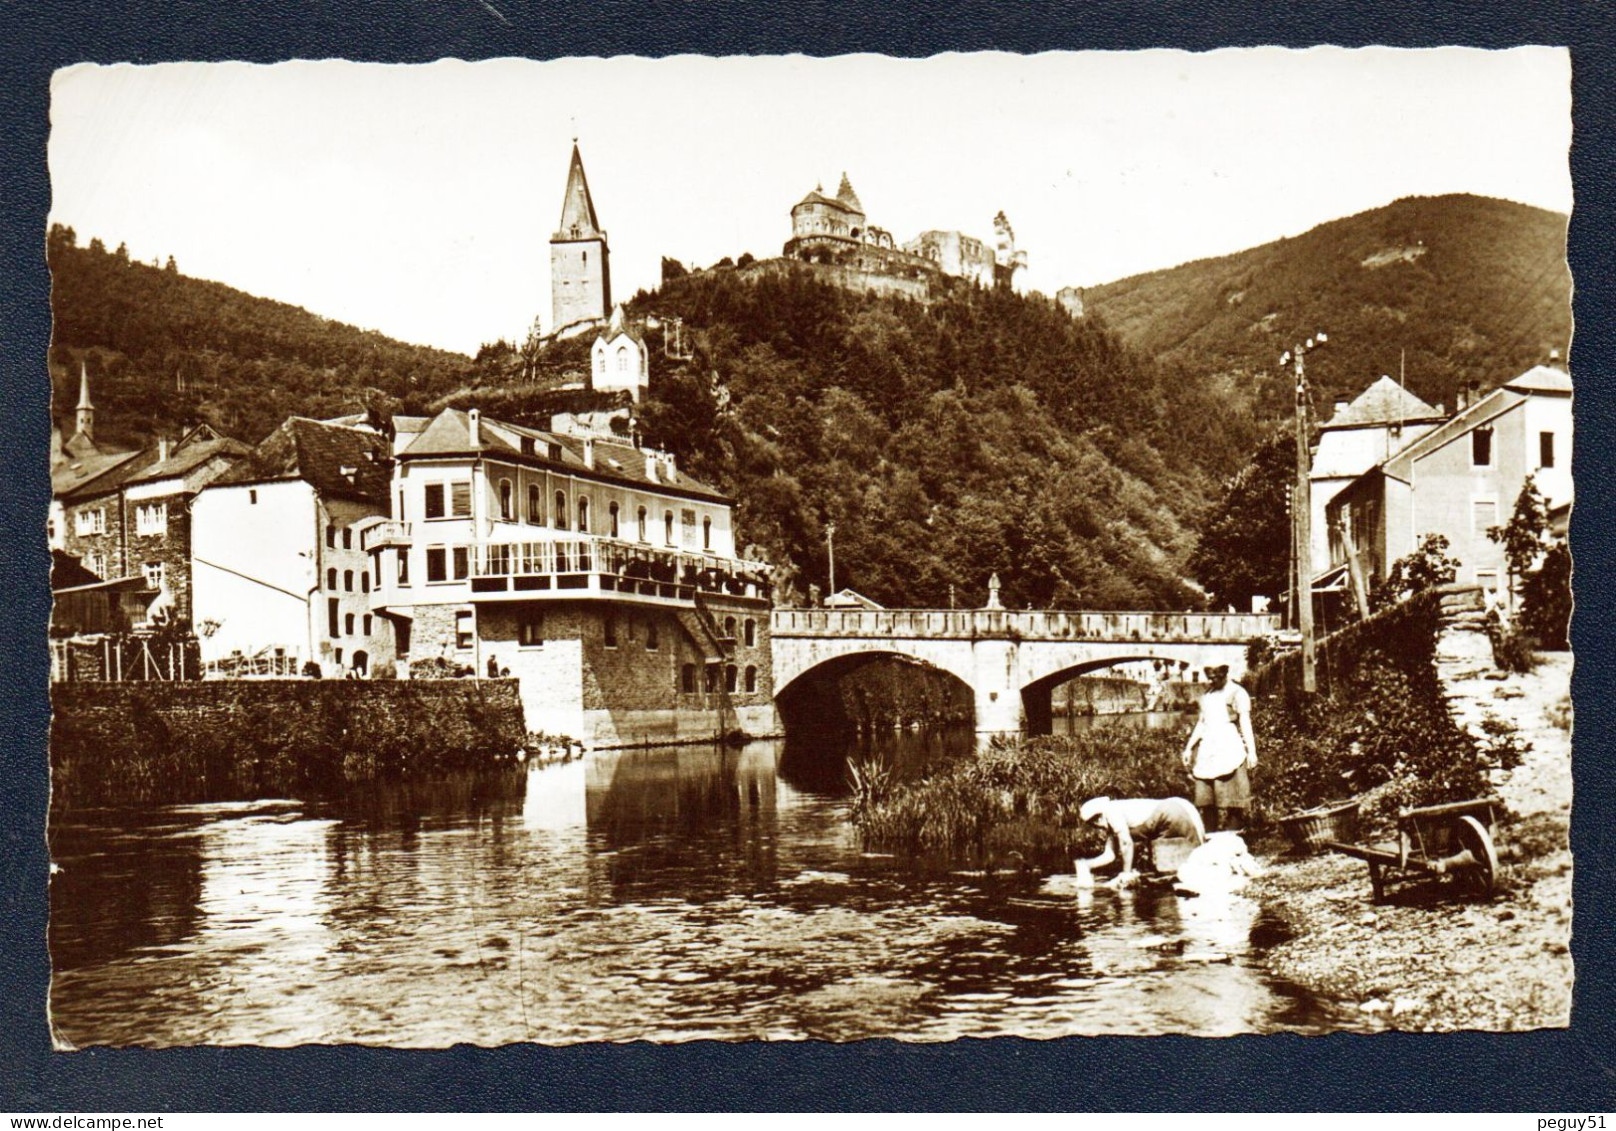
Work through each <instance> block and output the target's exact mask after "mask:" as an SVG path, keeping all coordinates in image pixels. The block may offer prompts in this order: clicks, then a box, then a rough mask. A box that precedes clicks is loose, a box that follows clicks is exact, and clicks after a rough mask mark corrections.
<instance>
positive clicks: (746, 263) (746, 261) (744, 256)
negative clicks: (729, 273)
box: [735, 251, 757, 267]
mask: <svg viewBox="0 0 1616 1131" xmlns="http://www.w3.org/2000/svg"><path fill="white" fill-rule="evenodd" d="M756 262H757V256H755V255H753V254H752V253H751V252H750V251H743V252H741V257H740V258H739V259H737V260H736V261H735V266H737V267H750V266H751V265H752V264H754V263H756Z"/></svg>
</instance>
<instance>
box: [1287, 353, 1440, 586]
mask: <svg viewBox="0 0 1616 1131" xmlns="http://www.w3.org/2000/svg"><path fill="white" fill-rule="evenodd" d="M1446 418H1447V417H1446V414H1445V413H1443V411H1442V410H1441V408H1432V407H1431V406H1430V405H1428V404H1426V403H1425V402H1424V401H1423V400H1421V399H1420V398H1419V397H1417V396H1415V395H1414V394H1413V393H1411V392H1409V391H1408V390H1407V389H1405V388H1403V386H1402V385H1400V384H1399V383H1398V382H1396V381H1393V380H1392V379H1391V378H1390V377H1381V378H1380V379H1379V380H1377V381H1375V382H1374V383H1373V384H1371V385H1370V386H1369V387H1368V388H1366V389H1365V390H1364V391H1363V392H1361V393H1359V394H1358V396H1357V397H1356V398H1355V399H1353V400H1352V401H1350V402H1349V401H1348V400H1347V398H1346V397H1337V398H1336V402H1335V412H1334V413H1333V415H1331V417H1330V419H1329V420H1326V421H1325V422H1324V423H1323V424H1321V425H1320V426H1319V439H1318V447H1317V449H1316V450H1315V451H1314V453H1313V466H1312V468H1311V470H1309V472H1308V477H1307V480H1308V500H1309V504H1310V507H1311V511H1312V514H1311V518H1312V522H1311V524H1310V528H1311V532H1312V561H1313V564H1314V565H1315V566H1316V567H1322V566H1323V565H1324V564H1325V563H1327V562H1330V561H1332V560H1333V559H1332V558H1331V557H1330V529H1329V520H1328V516H1327V515H1326V514H1325V507H1326V506H1327V505H1328V504H1329V502H1330V500H1331V499H1333V498H1335V495H1336V492H1338V491H1340V490H1341V489H1342V488H1343V487H1345V486H1346V485H1347V484H1348V483H1351V482H1352V481H1353V480H1354V479H1356V478H1358V476H1360V475H1362V474H1363V473H1364V472H1366V471H1368V470H1369V469H1370V468H1372V467H1375V466H1377V465H1378V464H1380V463H1383V462H1384V461H1386V460H1387V459H1390V458H1391V456H1392V454H1393V453H1395V452H1398V451H1400V450H1402V449H1403V448H1404V447H1406V446H1407V445H1408V444H1410V443H1412V442H1413V441H1415V440H1417V439H1419V438H1420V437H1421V436H1423V435H1425V434H1426V433H1427V432H1429V431H1430V430H1431V429H1433V428H1435V427H1436V426H1437V425H1438V424H1441V423H1442V421H1443V420H1445V419H1446Z"/></svg>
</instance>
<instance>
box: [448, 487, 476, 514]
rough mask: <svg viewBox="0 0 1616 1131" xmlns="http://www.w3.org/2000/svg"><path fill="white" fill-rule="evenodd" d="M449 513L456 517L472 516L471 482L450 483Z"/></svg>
mask: <svg viewBox="0 0 1616 1131" xmlns="http://www.w3.org/2000/svg"><path fill="white" fill-rule="evenodd" d="M449 513H450V514H451V515H453V516H454V517H455V518H470V517H471V484H470V483H451V484H449Z"/></svg>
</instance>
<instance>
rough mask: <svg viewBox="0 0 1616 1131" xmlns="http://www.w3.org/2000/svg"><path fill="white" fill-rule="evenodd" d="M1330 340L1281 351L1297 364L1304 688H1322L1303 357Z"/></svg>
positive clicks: (1294, 518)
mask: <svg viewBox="0 0 1616 1131" xmlns="http://www.w3.org/2000/svg"><path fill="white" fill-rule="evenodd" d="M1329 340H1330V338H1329V336H1328V335H1326V334H1324V333H1319V334H1315V335H1314V336H1313V337H1311V338H1309V339H1308V340H1307V341H1306V342H1304V343H1302V344H1301V345H1299V346H1295V347H1293V348H1292V349H1289V350H1287V351H1286V352H1285V353H1283V354H1281V355H1280V358H1279V363H1280V364H1281V365H1284V364H1286V363H1287V362H1294V363H1295V366H1296V492H1295V504H1294V505H1293V506H1292V507H1291V538H1292V540H1293V541H1294V543H1295V549H1296V627H1297V628H1298V629H1299V630H1300V631H1301V634H1302V690H1303V691H1304V692H1308V693H1312V692H1314V691H1317V690H1318V677H1317V675H1316V673H1315V660H1316V654H1315V645H1314V640H1313V529H1312V526H1313V500H1312V496H1311V494H1310V490H1309V484H1308V472H1309V470H1310V468H1309V466H1308V465H1309V457H1308V446H1307V368H1306V366H1305V365H1304V364H1303V362H1302V359H1303V358H1304V357H1306V356H1307V355H1308V354H1309V353H1311V352H1312V351H1313V350H1316V349H1318V348H1319V347H1320V346H1322V345H1324V344H1325V343H1326V342H1328V341H1329Z"/></svg>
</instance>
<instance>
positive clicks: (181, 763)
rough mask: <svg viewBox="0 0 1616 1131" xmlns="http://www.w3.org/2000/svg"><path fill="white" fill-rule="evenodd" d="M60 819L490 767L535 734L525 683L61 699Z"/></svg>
mask: <svg viewBox="0 0 1616 1131" xmlns="http://www.w3.org/2000/svg"><path fill="white" fill-rule="evenodd" d="M51 707H52V717H51V744H50V760H51V790H52V804H53V805H56V806H58V807H74V806H87V805H133V804H160V803H176V802H201V801H234V800H248V799H252V798H259V797H308V796H317V795H320V794H323V793H329V792H331V791H333V790H337V789H341V788H342V787H344V786H347V785H350V784H353V783H357V782H365V781H371V780H375V779H379V778H386V777H400V776H413V775H427V774H436V773H444V772H448V771H451V770H460V769H467V768H474V767H478V766H485V765H490V764H492V763H494V762H496V761H498V760H501V759H504V758H508V757H509V756H511V755H512V754H513V753H514V752H515V751H516V749H517V748H518V746H519V745H520V744H521V742H522V739H523V737H524V735H525V728H524V727H523V724H522V707H521V703H520V701H519V699H518V697H517V689H516V683H515V681H514V680H469V679H468V680H302V679H277V680H208V681H202V682H189V683H59V684H56V685H54V686H53V687H52V689H51Z"/></svg>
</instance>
